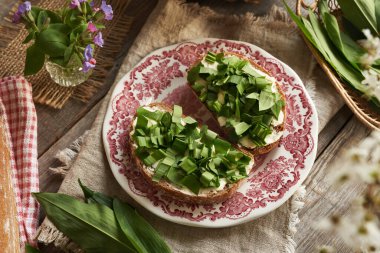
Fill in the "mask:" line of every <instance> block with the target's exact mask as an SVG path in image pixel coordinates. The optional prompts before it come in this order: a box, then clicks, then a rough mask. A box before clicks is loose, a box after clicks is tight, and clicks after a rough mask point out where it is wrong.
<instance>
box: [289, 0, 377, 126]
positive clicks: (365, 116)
mask: <svg viewBox="0 0 380 253" xmlns="http://www.w3.org/2000/svg"><path fill="white" fill-rule="evenodd" d="M317 3H318V0H314V1H312V3H306V2H305V0H297V7H296V13H297V15H298V16H301V15H305V14H304V10H306V9H308V8H311V9H312V10H313V11H315V12H317V11H318V10H317ZM328 6H329V8H330V10H331V11H337V10H339V6H338V4H337V2H336V1H335V0H329V2H328ZM302 37H303V39H304V40H305V42H306V44H307V46H308V47H309V49H310V51H311V52H312V53H313V55H314V57H315V58H316V60H317V62H318V63H319V64H320V65H321V67H322V69H323V71H324V72H325V73H326V74H327V76H328V78H329V79H330V81H331V83H332V84H333V85H334V87H335V88H336V90H337V91H338V93H339V94H340V95H341V97H342V98H343V99H344V101H345V103H346V104H347V106H348V107H349V108H350V109H351V110H352V112H353V113H354V114H355V115H356V117H357V118H358V119H359V120H360V121H361V122H362V123H363V124H365V125H366V126H367V127H369V128H371V129H374V130H380V114H379V113H377V112H376V111H375V110H374V109H373V108H372V106H371V105H370V104H369V102H368V101H367V100H365V99H364V98H363V97H362V95H361V94H360V93H359V92H357V91H355V90H354V89H353V88H352V87H350V86H349V84H347V83H344V82H342V80H341V79H340V78H339V76H338V75H337V74H336V72H335V71H334V70H333V69H332V68H331V67H330V65H329V64H328V63H327V62H326V61H325V59H324V58H323V57H322V56H321V55H320V53H319V52H318V51H317V50H316V49H315V48H314V46H313V45H312V44H311V43H310V42H309V40H308V39H307V38H306V37H305V36H304V35H303V34H302Z"/></svg>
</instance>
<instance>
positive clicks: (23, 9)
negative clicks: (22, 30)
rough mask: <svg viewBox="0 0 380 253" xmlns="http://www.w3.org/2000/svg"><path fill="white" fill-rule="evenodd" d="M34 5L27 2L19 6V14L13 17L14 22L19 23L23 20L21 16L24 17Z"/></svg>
mask: <svg viewBox="0 0 380 253" xmlns="http://www.w3.org/2000/svg"><path fill="white" fill-rule="evenodd" d="M31 10H32V5H31V3H30V2H29V1H25V2H23V3H22V4H20V5H19V6H18V9H17V12H16V13H15V14H14V15H13V19H12V22H13V23H19V22H20V19H21V15H24V14H25V12H28V11H31Z"/></svg>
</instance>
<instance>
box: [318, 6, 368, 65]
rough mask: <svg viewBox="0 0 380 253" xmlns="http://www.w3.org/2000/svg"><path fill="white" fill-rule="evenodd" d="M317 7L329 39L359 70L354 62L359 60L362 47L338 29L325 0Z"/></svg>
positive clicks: (362, 51) (362, 52)
mask: <svg viewBox="0 0 380 253" xmlns="http://www.w3.org/2000/svg"><path fill="white" fill-rule="evenodd" d="M319 9H320V10H321V11H320V13H321V16H322V19H323V23H324V24H325V27H326V31H327V34H328V36H329V38H330V40H331V41H332V42H333V43H334V45H335V46H336V47H337V48H338V49H339V50H340V51H341V52H342V54H343V55H344V56H345V57H346V58H347V60H348V61H350V62H351V64H352V65H353V66H354V67H355V68H357V69H358V70H360V68H359V67H358V65H357V64H356V63H358V62H359V60H360V57H361V56H362V55H363V54H364V50H363V48H362V47H360V46H359V45H358V44H356V42H355V41H353V40H352V39H351V38H350V37H349V36H347V35H346V34H345V33H344V32H342V31H340V29H339V25H338V21H337V19H336V18H335V16H334V15H331V14H330V13H329V12H328V7H327V2H326V0H324V1H320V2H319Z"/></svg>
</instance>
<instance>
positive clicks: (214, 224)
mask: <svg viewBox="0 0 380 253" xmlns="http://www.w3.org/2000/svg"><path fill="white" fill-rule="evenodd" d="M218 40H223V41H230V42H234V43H241V44H245V45H248V46H249V47H251V48H252V47H253V48H255V49H257V50H258V51H259V52H260V54H262V55H263V56H265V57H266V58H272V59H275V60H276V61H277V62H278V63H279V64H280V65H281V66H283V67H284V70H285V72H287V73H290V74H291V75H292V76H294V77H295V78H296V79H295V81H296V82H297V84H299V85H300V86H301V87H302V89H303V91H304V94H305V96H306V98H307V101H308V103H309V104H310V107H311V110H312V115H311V121H312V122H313V124H315V127H313V128H312V129H311V136H312V137H313V142H314V147H313V149H312V151H311V153H310V155H311V156H310V158H309V159H311V160H312V161H313V162H312V164H311V165H310V166H309V168H304V169H302V172H304V173H300V178H299V180H298V181H297V183H296V184H295V185H294V186H292V187H291V188H290V189H289V190H288V191H287V192H286V194H285V195H284V196H283V197H282V198H280V199H279V200H277V201H276V202H271V203H270V204H271V205H270V207H269V208H268V206H267V207H265V208H258V209H256V210H255V215H254V216H253V215H251V216H250V215H247V216H245V217H242V218H239V219H233V220H231V219H230V220H226V219H219V220H215V221H209V220H204V221H201V222H199V221H191V220H188V219H184V218H182V217H179V216H171V215H168V214H166V213H164V212H163V211H162V209H161V208H160V207H159V206H153V208H150V207H149V206H146V205H145V204H144V202H145V201H147V200H146V198H145V197H144V196H138V195H136V194H135V193H133V192H132V191H131V190H130V188H129V187H128V186H126V185H125V183H124V182H123V181H122V180H127V179H126V178H125V177H124V178H122V176H121V175H119V174H118V169H117V168H116V169H115V168H113V167H114V166H116V165H114V164H113V162H112V160H111V157H110V148H109V145H108V142H107V127H108V129H109V124H108V123H109V120H110V119H111V117H112V115H113V110H112V102H113V99H114V98H115V97H116V96H117V95H118V94H119V93H120V92H121V91H122V90H123V87H124V86H123V84H124V82H125V81H126V80H127V79H128V75H129V74H130V72H131V71H132V70H133V69H135V68H136V66H138V65H139V64H141V63H142V62H143V61H144V60H145V59H146V58H148V57H150V56H152V55H155V54H157V53H159V52H160V51H162V50H165V49H168V48H169V47H177V46H179V45H181V44H185V43H195V44H199V43H202V42H205V41H210V42H213V41H218ZM318 129H319V121H318V112H317V110H316V107H315V104H314V101H313V100H312V99H311V97H310V95H309V93H308V91H307V89H306V87H305V85H304V84H303V82H302V79H301V78H300V77H299V76H298V74H297V73H296V72H295V71H294V70H293V69H292V68H291V67H290V66H289V65H287V64H286V63H284V62H283V61H281V60H279V59H278V58H276V57H274V56H273V55H272V54H270V53H268V52H267V51H266V50H264V49H262V48H261V47H259V46H256V45H254V44H252V43H249V42H245V41H238V40H230V39H221V38H197V39H191V40H185V41H181V42H178V43H174V44H170V45H167V46H164V47H161V48H157V49H155V50H153V51H151V52H150V53H148V54H147V55H145V56H144V57H143V58H141V59H140V60H139V61H138V62H137V63H136V64H135V65H134V66H133V67H131V68H130V70H129V71H128V72H127V73H126V74H124V75H123V76H122V78H120V80H119V81H118V83H117V84H116V85H115V86H114V88H113V90H112V93H111V96H110V99H109V101H108V103H107V111H106V113H105V116H104V119H103V124H102V140H103V146H104V150H105V153H106V157H107V161H108V164H109V166H110V169H111V171H112V174H113V176H114V177H115V179H116V181H117V182H118V184H119V185H120V186H121V188H122V189H123V190H124V191H125V192H126V193H127V194H128V195H129V196H130V197H131V198H132V199H133V200H134V201H136V202H137V203H138V204H139V205H140V206H142V207H143V208H144V209H146V210H148V211H149V212H151V213H153V214H155V215H157V216H158V217H160V218H162V219H165V220H167V221H170V222H174V223H177V224H181V225H186V226H192V227H203V228H224V227H231V226H236V225H239V224H242V223H246V222H250V221H252V220H255V219H258V218H260V217H262V216H264V215H266V214H269V213H271V212H273V211H275V210H276V209H277V208H279V207H280V206H282V205H283V204H284V203H285V202H286V201H288V200H289V199H290V198H291V197H292V196H293V195H294V193H295V192H296V191H297V190H298V189H299V188H300V186H301V185H302V183H303V182H304V181H305V179H306V178H307V176H308V175H309V174H310V172H311V170H312V168H313V165H314V162H315V158H316V155H317V147H318ZM115 170H116V171H115ZM148 201H149V200H148Z"/></svg>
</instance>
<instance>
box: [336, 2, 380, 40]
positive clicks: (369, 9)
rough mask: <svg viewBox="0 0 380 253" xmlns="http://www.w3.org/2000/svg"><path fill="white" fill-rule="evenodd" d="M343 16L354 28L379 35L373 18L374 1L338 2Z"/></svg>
mask: <svg viewBox="0 0 380 253" xmlns="http://www.w3.org/2000/svg"><path fill="white" fill-rule="evenodd" d="M338 4H339V6H340V8H341V10H342V11H343V15H344V16H345V17H346V18H347V19H348V20H349V21H350V22H351V23H352V24H354V25H355V26H356V28H357V29H359V30H363V29H370V30H371V31H372V32H374V33H376V34H379V32H378V30H377V22H376V17H375V2H374V0H338Z"/></svg>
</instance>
